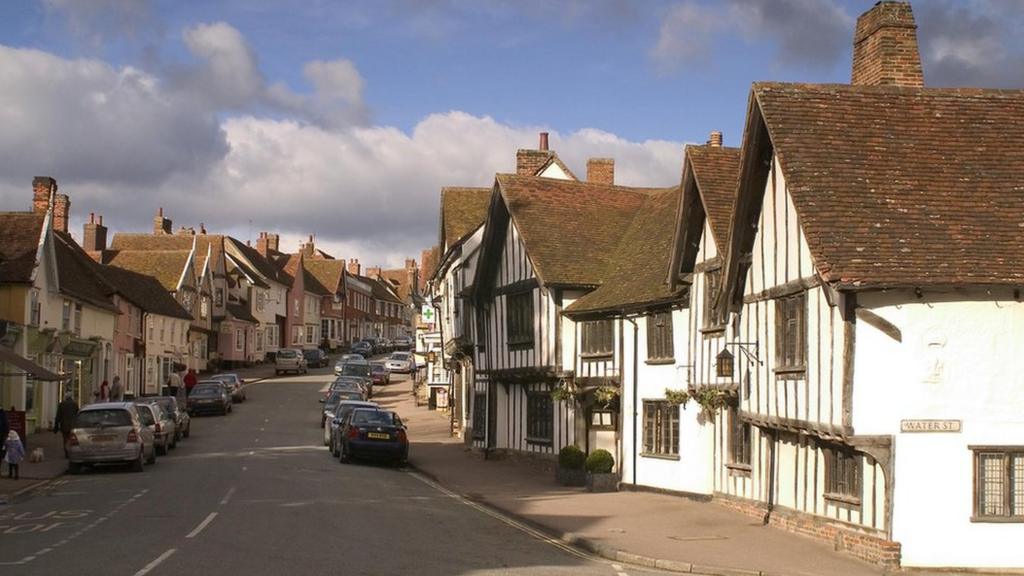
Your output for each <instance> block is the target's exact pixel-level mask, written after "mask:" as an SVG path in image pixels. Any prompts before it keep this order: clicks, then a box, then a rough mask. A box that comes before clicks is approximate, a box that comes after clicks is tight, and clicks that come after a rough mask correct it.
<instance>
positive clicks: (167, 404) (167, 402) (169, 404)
mask: <svg viewBox="0 0 1024 576" xmlns="http://www.w3.org/2000/svg"><path fill="white" fill-rule="evenodd" d="M156 403H157V404H159V405H160V406H161V407H162V408H163V409H164V410H167V411H168V412H174V411H176V410H177V408H178V401H177V400H175V399H174V398H160V399H159V400H157V401H156Z"/></svg>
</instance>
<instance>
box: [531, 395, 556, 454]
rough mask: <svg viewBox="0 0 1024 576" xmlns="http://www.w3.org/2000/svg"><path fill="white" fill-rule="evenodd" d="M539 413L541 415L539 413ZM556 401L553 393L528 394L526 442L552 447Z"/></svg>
mask: <svg viewBox="0 0 1024 576" xmlns="http://www.w3.org/2000/svg"><path fill="white" fill-rule="evenodd" d="M538 411H539V413H538ZM554 432H555V401H554V399H553V398H551V392H550V391H547V390H543V391H530V392H527V393H526V442H527V443H529V444H544V445H550V444H551V442H552V439H553V438H554V436H555V434H554Z"/></svg>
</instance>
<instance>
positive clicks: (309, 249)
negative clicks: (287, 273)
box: [299, 234, 316, 258]
mask: <svg viewBox="0 0 1024 576" xmlns="http://www.w3.org/2000/svg"><path fill="white" fill-rule="evenodd" d="M299 251H300V252H302V254H303V255H305V256H306V258H312V257H313V253H314V252H316V245H315V244H313V235H312V234H310V235H309V242H306V243H304V244H301V245H299Z"/></svg>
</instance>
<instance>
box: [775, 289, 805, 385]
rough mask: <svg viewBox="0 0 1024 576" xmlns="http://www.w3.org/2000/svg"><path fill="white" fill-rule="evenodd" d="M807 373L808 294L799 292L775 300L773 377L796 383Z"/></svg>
mask: <svg viewBox="0 0 1024 576" xmlns="http://www.w3.org/2000/svg"><path fill="white" fill-rule="evenodd" d="M794 340H795V341H794ZM806 373H807V292H798V293H796V294H791V295H789V296H784V297H782V298H776V299H775V374H776V377H777V378H780V379H786V380H798V379H802V378H803V377H804V376H805V375H806Z"/></svg>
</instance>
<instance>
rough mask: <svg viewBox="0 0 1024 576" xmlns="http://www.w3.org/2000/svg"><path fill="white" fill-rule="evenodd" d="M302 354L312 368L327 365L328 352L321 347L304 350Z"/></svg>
mask: <svg viewBox="0 0 1024 576" xmlns="http://www.w3.org/2000/svg"><path fill="white" fill-rule="evenodd" d="M302 355H303V356H304V357H305V358H306V365H307V366H309V367H310V368H323V367H324V366H327V361H328V360H327V354H325V353H324V351H323V350H321V349H319V348H314V349H312V350H303V351H302Z"/></svg>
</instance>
